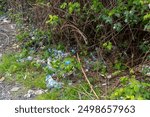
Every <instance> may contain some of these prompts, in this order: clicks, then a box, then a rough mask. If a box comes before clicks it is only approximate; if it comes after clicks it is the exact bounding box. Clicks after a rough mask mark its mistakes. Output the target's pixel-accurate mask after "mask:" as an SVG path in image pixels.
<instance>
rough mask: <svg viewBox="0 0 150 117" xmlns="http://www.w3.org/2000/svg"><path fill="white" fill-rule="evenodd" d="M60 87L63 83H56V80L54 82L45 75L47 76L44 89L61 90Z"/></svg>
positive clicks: (50, 77) (49, 76)
mask: <svg viewBox="0 0 150 117" xmlns="http://www.w3.org/2000/svg"><path fill="white" fill-rule="evenodd" d="M62 85H63V83H61V82H57V81H56V80H54V79H53V78H52V76H51V75H47V76H46V87H47V88H48V89H52V88H57V89H60V88H62Z"/></svg>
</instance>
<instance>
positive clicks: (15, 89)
mask: <svg viewBox="0 0 150 117" xmlns="http://www.w3.org/2000/svg"><path fill="white" fill-rule="evenodd" d="M19 89H20V87H13V88H12V89H11V90H10V91H11V92H16V91H18V90H19Z"/></svg>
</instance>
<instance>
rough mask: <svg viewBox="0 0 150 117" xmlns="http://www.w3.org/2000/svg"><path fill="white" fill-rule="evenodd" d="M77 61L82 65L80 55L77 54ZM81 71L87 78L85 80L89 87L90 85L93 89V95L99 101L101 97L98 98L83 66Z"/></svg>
mask: <svg viewBox="0 0 150 117" xmlns="http://www.w3.org/2000/svg"><path fill="white" fill-rule="evenodd" d="M77 59H78V62H79V63H81V61H80V58H79V55H78V53H77ZM81 70H82V73H83V75H84V77H85V80H86V81H87V83H88V85H89V86H90V88H91V91H92V92H93V94H94V95H95V97H96V98H97V99H99V97H98V96H97V94H96V92H95V91H94V89H93V86H92V85H91V83H90V81H89V79H88V78H87V75H86V73H85V71H84V69H83V67H82V66H81Z"/></svg>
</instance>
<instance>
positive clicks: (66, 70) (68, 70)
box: [17, 48, 76, 89]
mask: <svg viewBox="0 0 150 117" xmlns="http://www.w3.org/2000/svg"><path fill="white" fill-rule="evenodd" d="M48 52H49V54H50V56H49V58H48V59H47V60H45V59H40V57H33V56H31V55H30V56H28V57H26V58H20V59H18V60H17V61H18V62H25V61H35V62H36V63H37V64H40V65H41V66H42V67H43V68H47V70H48V71H49V72H48V74H47V76H46V78H45V82H46V87H47V88H48V89H52V88H58V89H60V88H62V87H63V83H62V82H58V81H56V80H55V78H56V77H58V76H59V77H63V78H65V77H66V76H69V75H71V74H73V73H74V72H75V70H76V69H75V67H74V63H73V60H72V59H70V58H69V55H70V53H65V52H63V51H61V50H57V49H53V48H49V49H48ZM73 52H75V50H73ZM68 58H69V59H68ZM54 77H55V78H54Z"/></svg>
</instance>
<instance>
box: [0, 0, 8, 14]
mask: <svg viewBox="0 0 150 117" xmlns="http://www.w3.org/2000/svg"><path fill="white" fill-rule="evenodd" d="M6 7H7V0H0V16H1V15H3V14H4V12H6Z"/></svg>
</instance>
